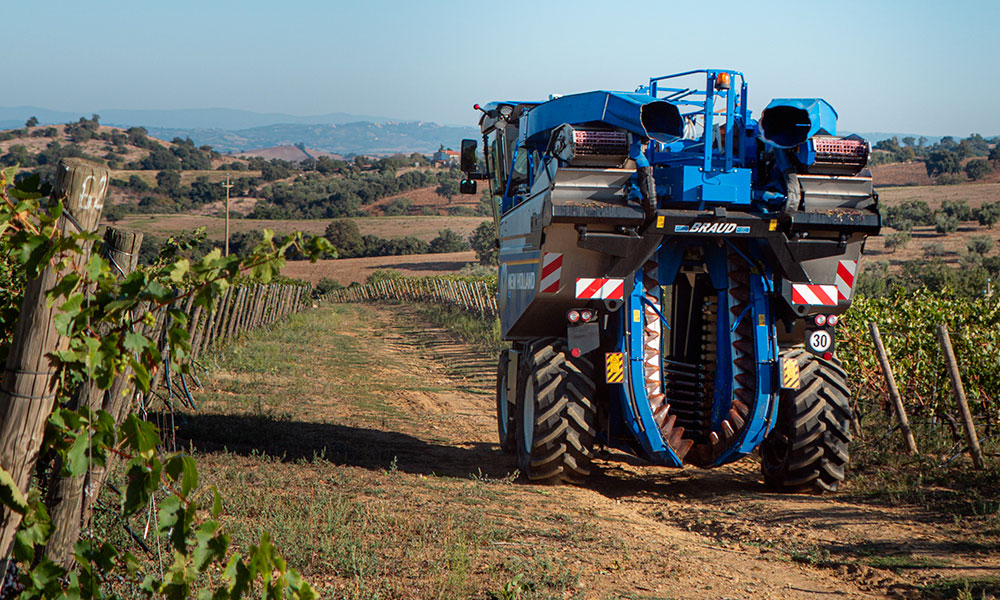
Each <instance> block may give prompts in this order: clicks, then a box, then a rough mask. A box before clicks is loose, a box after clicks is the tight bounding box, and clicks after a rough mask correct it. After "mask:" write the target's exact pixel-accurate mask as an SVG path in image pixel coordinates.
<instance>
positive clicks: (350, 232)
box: [323, 219, 365, 258]
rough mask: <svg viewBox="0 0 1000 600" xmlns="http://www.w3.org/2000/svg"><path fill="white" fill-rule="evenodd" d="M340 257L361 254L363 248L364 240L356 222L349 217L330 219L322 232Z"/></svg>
mask: <svg viewBox="0 0 1000 600" xmlns="http://www.w3.org/2000/svg"><path fill="white" fill-rule="evenodd" d="M323 237H325V238H326V239H327V240H329V242H330V243H331V244H333V247H334V248H336V249H337V252H338V253H339V254H340V257H341V258H351V257H355V256H361V255H362V254H363V253H364V250H365V242H364V240H363V239H362V237H361V233H360V232H359V231H358V224H357V223H355V222H354V221H352V220H351V219H340V220H337V221H331V222H330V224H329V225H327V226H326V231H324V232H323Z"/></svg>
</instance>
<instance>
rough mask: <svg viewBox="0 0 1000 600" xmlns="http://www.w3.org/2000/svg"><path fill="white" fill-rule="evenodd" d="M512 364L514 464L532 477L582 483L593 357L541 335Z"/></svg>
mask: <svg viewBox="0 0 1000 600" xmlns="http://www.w3.org/2000/svg"><path fill="white" fill-rule="evenodd" d="M518 370H519V374H518V389H517V406H516V410H515V412H516V415H517V424H516V427H515V434H516V438H517V466H518V469H520V471H521V473H522V474H524V476H525V477H527V478H528V480H529V481H532V482H535V483H546V484H560V483H574V484H580V483H583V481H584V480H585V479H586V478H587V476H588V475H589V474H590V469H591V460H592V456H593V447H594V439H595V437H596V435H597V431H598V430H597V403H596V402H595V385H594V365H593V363H592V362H591V361H590V359H588V358H585V357H579V358H574V357H573V356H572V355H571V354H570V353H569V350H568V348H567V347H566V343H565V341H563V340H558V339H555V338H546V339H542V340H539V341H537V342H536V343H533V344H531V345H529V346H528V347H527V349H526V352H525V353H524V354H522V355H521V357H520V363H519V369H518Z"/></svg>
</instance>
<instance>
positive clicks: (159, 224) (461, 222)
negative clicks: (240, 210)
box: [117, 214, 488, 242]
mask: <svg viewBox="0 0 1000 600" xmlns="http://www.w3.org/2000/svg"><path fill="white" fill-rule="evenodd" d="M334 220H337V219H287V220H268V219H231V220H230V228H231V230H232V232H233V233H236V232H241V231H242V232H246V231H262V230H264V229H272V230H274V231H275V232H276V233H281V234H288V233H292V232H293V231H301V232H303V233H309V234H313V235H322V234H323V232H324V231H326V227H327V225H329V224H330V222H331V221H334ZM352 220H353V221H354V222H355V223H357V224H358V229H359V230H360V232H361V235H377V236H378V237H382V238H394V237H404V236H413V237H415V238H417V239H420V240H423V241H425V242H428V241H430V240H432V239H434V238H435V237H437V235H438V232H439V231H441V230H443V229H446V228H450V229H451V230H452V231H454V232H455V233H457V234H459V235H461V236H462V237H464V238H467V237H469V234H470V233H472V231H473V230H474V229H475V228H476V227H478V226H479V224H480V223H482V222H483V221H485V220H488V217H441V216H422V215H421V216H407V217H357V218H354V219H352ZM117 225H118V226H120V227H127V228H132V229H138V230H139V231H142V232H145V233H151V234H154V235H157V236H160V237H165V236H169V235H176V234H178V233H189V232H191V231H194V230H195V229H197V228H199V227H204V228H205V230H206V232H207V234H208V238H209V239H212V240H221V239H222V238H223V236H224V235H225V231H226V220H225V219H224V218H222V217H216V216H208V215H189V214H151V215H140V214H131V215H127V216H126V217H124V218H123V219H122V220H121V221H119V222H118V223H117Z"/></svg>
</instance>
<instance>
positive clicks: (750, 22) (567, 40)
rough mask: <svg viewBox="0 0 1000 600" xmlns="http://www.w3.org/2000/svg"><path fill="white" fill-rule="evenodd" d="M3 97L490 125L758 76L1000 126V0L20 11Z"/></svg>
mask: <svg viewBox="0 0 1000 600" xmlns="http://www.w3.org/2000/svg"><path fill="white" fill-rule="evenodd" d="M2 19H3V21H4V23H5V25H6V26H5V27H4V36H3V37H4V39H3V42H2V43H3V44H4V46H6V52H5V53H4V54H5V58H4V60H3V61H2V63H0V76H2V77H3V88H2V89H3V90H4V94H3V97H2V98H0V105H5V106H17V105H33V106H40V107H44V108H51V109H56V110H69V111H80V112H90V111H94V110H99V109H101V108H127V109H143V108H155V109H170V108H207V107H226V108H240V109H246V110H253V111H258V112H272V111H273V112H285V113H291V114H297V115H308V114H323V113H330V112H349V113H356V114H368V115H380V116H386V117H394V118H400V119H406V120H417V119H422V120H428V121H436V122H438V123H444V124H468V125H472V124H474V123H475V122H476V119H477V117H476V114H475V113H474V112H473V111H472V110H471V106H472V104H473V103H475V102H488V101H490V100H495V99H500V98H516V99H536V98H545V97H547V95H548V94H550V93H572V92H579V91H586V90H590V89H602V88H603V89H634V87H635V86H636V85H637V84H639V83H642V82H643V81H645V80H646V79H648V77H649V76H651V75H663V74H667V73H672V72H677V71H684V70H688V69H696V68H708V67H712V68H731V69H736V70H740V71H742V72H743V73H744V74H745V75H746V77H747V80H748V82H749V84H750V99H751V106H752V108H754V109H755V111H759V110H760V109H761V108H762V107H763V106H764V105H765V104H766V103H767V101H768V100H769V99H770V98H772V97H788V96H792V97H813V96H818V97H823V98H826V99H827V100H829V101H830V102H831V103H832V104H833V105H834V106H835V107H836V109H837V111H838V112H839V113H840V125H841V127H842V128H846V129H851V130H855V131H869V132H872V131H906V132H913V133H918V134H926V135H956V136H965V135H968V134H970V133H973V132H978V133H982V134H984V135H1000V110H998V109H997V108H996V107H997V105H998V100H997V98H1000V66H998V64H997V54H998V52H997V45H996V39H997V34H996V32H997V28H998V27H1000V2H997V1H996V0H951V1H950V2H931V1H926V0H909V1H902V0H900V1H891V0H868V1H864V2H862V1H856V0H837V1H836V2H813V1H808V0H799V1H797V2H752V1H749V0H748V1H746V2H731V1H725V0H724V1H718V0H716V1H709V0H706V1H702V2H686V3H677V2H667V1H661V2H630V1H628V0H619V1H615V2H607V1H605V2H596V1H589V0H582V1H576V2H547V1H545V0H535V1H533V2H520V1H509V2H458V1H444V0H442V1H434V0H425V1H413V0H411V1H396V0H382V1H379V0H362V1H358V0H355V1H352V2H341V1H332V0H331V1H320V0H310V1H306V0H302V1H296V0H285V1H284V2H276V1H274V0H269V1H258V0H243V1H239V2H235V1H228V0H199V1H195V0H171V1H169V2H167V1H163V2H150V1H135V0H133V1H130V2H110V1H102V0H94V1H92V2H86V3H83V2H75V1H74V2H69V1H51V2H18V3H17V5H16V6H5V7H4V9H3V11H2Z"/></svg>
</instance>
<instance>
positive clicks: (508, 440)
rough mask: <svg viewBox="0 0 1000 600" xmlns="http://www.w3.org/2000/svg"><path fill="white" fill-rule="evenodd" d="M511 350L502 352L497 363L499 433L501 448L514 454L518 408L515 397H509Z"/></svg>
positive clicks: (505, 452)
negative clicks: (508, 370) (508, 371)
mask: <svg viewBox="0 0 1000 600" xmlns="http://www.w3.org/2000/svg"><path fill="white" fill-rule="evenodd" d="M508 360H509V351H507V350H503V351H502V352H500V360H499V362H498V363H497V433H498V434H499V436H500V450H502V451H503V453H504V454H514V453H515V452H516V451H517V438H516V437H515V434H514V431H515V430H516V429H517V426H516V423H517V419H516V418H515V415H516V414H517V413H516V410H515V405H514V399H513V398H508V397H507V387H508V386H507V364H508Z"/></svg>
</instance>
